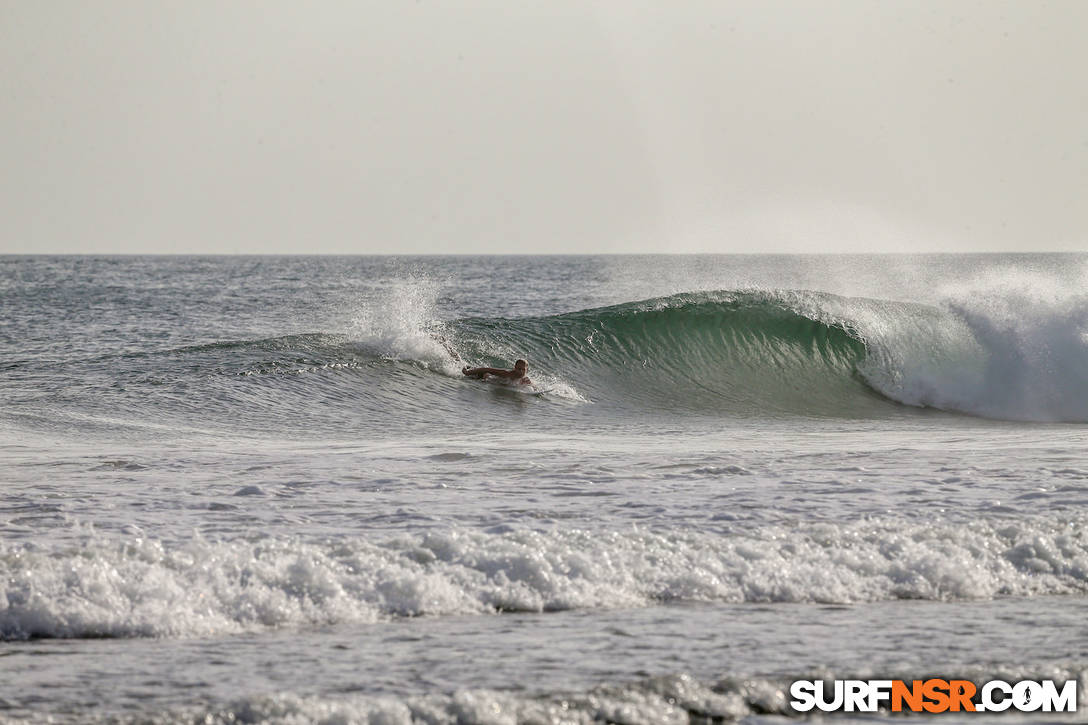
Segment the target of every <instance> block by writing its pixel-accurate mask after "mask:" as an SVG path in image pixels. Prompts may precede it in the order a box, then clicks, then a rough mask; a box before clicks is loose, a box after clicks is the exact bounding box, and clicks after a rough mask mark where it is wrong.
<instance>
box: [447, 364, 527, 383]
mask: <svg viewBox="0 0 1088 725" xmlns="http://www.w3.org/2000/svg"><path fill="white" fill-rule="evenodd" d="M461 372H462V373H463V374H465V375H467V376H468V377H470V378H476V379H478V380H486V379H487V376H488V375H493V376H495V377H496V378H503V379H505V380H510V381H512V382H516V383H518V384H520V385H532V384H533V381H532V380H530V379H529V378H527V377H526V376H525V373H527V372H529V363H527V362H525V361H524V360H515V361H514V369H513V370H503V369H502V368H470V367H468V366H466V367H463V368H461Z"/></svg>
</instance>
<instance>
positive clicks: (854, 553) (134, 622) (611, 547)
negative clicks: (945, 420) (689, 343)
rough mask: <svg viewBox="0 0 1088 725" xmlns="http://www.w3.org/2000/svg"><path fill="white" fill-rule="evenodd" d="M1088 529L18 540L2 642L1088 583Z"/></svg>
mask: <svg viewBox="0 0 1088 725" xmlns="http://www.w3.org/2000/svg"><path fill="white" fill-rule="evenodd" d="M1085 523H1088V521H1086V520H1084V519H1077V520H1073V521H1067V522H1065V523H1059V522H1049V521H1044V520H1037V519H1021V520H1017V521H1015V522H1010V521H1007V520H994V521H987V520H981V521H974V522H971V523H967V524H952V523H938V524H921V523H904V522H902V521H898V520H890V521H866V522H864V523H859V524H853V525H836V524H811V525H805V526H797V527H782V526H779V527H768V528H765V529H761V530H758V531H750V532H738V533H735V534H731V535H713V534H707V533H656V532H651V531H642V530H623V531H611V532H604V533H596V534H594V533H591V532H589V531H583V530H578V529H554V530H549V531H530V530H520V531H505V532H502V533H486V532H482V531H464V530H449V531H443V532H432V533H427V534H415V535H403V536H399V537H396V538H393V539H388V540H382V541H370V540H368V539H362V538H350V539H342V540H334V541H324V542H320V541H319V542H306V541H300V540H296V539H268V540H263V541H260V542H251V541H230V542H208V541H204V540H203V539H200V538H194V539H192V540H190V541H187V542H184V543H179V544H166V543H164V542H161V541H156V540H151V539H146V538H139V537H131V538H129V537H103V536H95V535H89V536H88V537H87V540H86V541H85V542H83V544H82V545H81V546H78V547H77V546H69V545H66V546H61V545H50V546H49V547H44V546H43V547H36V546H29V545H25V544H15V543H11V542H0V637H2V638H22V637H30V636H47V637H95V636H110V637H130V636H136V637H139V636H199V635H209V634H219V633H231V632H239V631H247V630H254V629H263V628H275V627H284V626H298V625H310V624H324V623H340V622H373V621H376V620H380V619H383V618H389V617H399V616H415V615H447V614H481V613H489V612H496V611H509V610H515V611H529V612H539V611H549V610H566V609H578V608H610V607H636V606H646V605H649V604H652V603H655V602H661V601H666V602H667V601H676V600H688V601H725V602H858V601H877V600H887V599H896V598H911V599H936V600H944V599H970V598H990V597H997V596H1003V595H1019V596H1031V595H1041V594H1062V593H1072V592H1084V591H1086V590H1088V534H1085V533H1084V532H1085V531H1088V528H1086V527H1085V525H1084V524H1085Z"/></svg>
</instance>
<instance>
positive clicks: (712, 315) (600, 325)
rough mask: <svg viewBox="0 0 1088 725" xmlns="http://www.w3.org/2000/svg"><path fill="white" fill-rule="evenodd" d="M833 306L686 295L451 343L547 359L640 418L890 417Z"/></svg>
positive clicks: (463, 325) (484, 354)
mask: <svg viewBox="0 0 1088 725" xmlns="http://www.w3.org/2000/svg"><path fill="white" fill-rule="evenodd" d="M829 299H831V296H824V295H816V294H813V293H805V294H804V295H799V294H791V293H781V294H774V293H756V292H752V293H743V292H738V293H732V292H718V293H692V294H681V295H675V296H672V297H665V298H658V299H652V300H646V301H642V302H633V303H628V304H623V305H617V306H614V307H605V308H600V309H593V310H584V311H580V312H574V313H569V314H564V315H558V316H553V317H542V318H527V319H520V320H495V319H471V320H462V321H460V322H459V323H456V333H455V334H456V335H457V337H458V338H459V341H460V342H461V343H462V347H463V348H464V349H465V350H466V351H467V352H468V356H469V357H470V358H473V359H475V358H484V359H487V360H489V361H492V362H496V363H497V362H505V358H507V357H508V358H510V359H513V358H516V357H526V358H527V359H529V361H530V364H532V363H533V361H534V360H536V361H541V362H542V363H544V362H546V364H547V365H548V367H549V368H551V369H553V370H554V372H555V373H556V374H558V375H559V377H561V378H562V379H564V380H567V381H571V382H572V383H573V384H574V385H575V386H576V387H577V389H578V390H579V391H580V392H582V393H583V394H586V395H588V397H590V398H591V399H592V400H594V402H597V403H599V404H605V405H609V404H616V405H619V406H621V407H624V408H631V409H637V410H640V411H643V412H649V411H647V409H648V408H649V409H662V408H664V409H668V410H673V411H693V412H703V413H708V414H713V413H731V414H775V413H788V414H809V415H816V416H828V415H833V416H850V417H854V416H859V415H861V416H865V415H879V414H885V415H886V414H888V413H889V412H890V411H892V410H894V408H895V406H894V404H893V403H892V402H891V401H889V400H887V399H886V398H883V397H882V396H880V395H879V394H877V393H875V392H874V391H873V390H872V389H871V388H869V387H868V386H867V385H866V383H865V381H864V380H863V379H862V378H861V377H860V376H859V374H858V369H859V366H860V365H861V364H862V363H863V362H864V361H865V359H866V357H867V354H868V351H867V347H866V344H865V343H864V342H863V341H862V340H861V339H860V337H859V335H858V333H857V332H856V331H854V330H851V329H849V327H848V325H847V324H844V323H839V322H837V321H835V320H834V319H832V318H831V317H830V316H826V309H827V307H828V305H827V304H826V302H827V301H828V300H829ZM839 299H841V298H839ZM806 308H807V309H806ZM822 317H826V319H822Z"/></svg>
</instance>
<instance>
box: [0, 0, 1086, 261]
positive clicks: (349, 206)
mask: <svg viewBox="0 0 1088 725" xmlns="http://www.w3.org/2000/svg"><path fill="white" fill-rule="evenodd" d="M1085 38H1088V2H1080V1H1079V0H1076V1H1071V2H1028V1H1027V0H1017V1H1015V2H997V1H995V0H980V1H978V2H965V1H953V2H928V3H919V2H857V1H834V0H824V1H821V2H810V1H805V2H772V1H768V0H757V1H753V2H723V1H714V2H711V1H709V0H702V1H701V0H688V1H685V2H676V3H667V2H655V3H644V2H633V1H632V2H620V1H619V0H616V1H614V2H613V1H606V0H600V1H598V2H587V1H586V0H546V1H543V2H509V0H506V1H503V2H480V1H479V0H466V1H465V2H435V1H433V0H419V1H418V2H398V1H397V0H382V1H381V2H314V3H304V2H282V1H278V0H250V1H247V2H243V1H241V0H224V1H219V0H217V1H215V2H211V1H204V0H195V1H194V0H177V1H170V2H166V1H161V2H155V1H152V0H132V1H130V2H121V1H119V0H96V1H94V2H88V1H84V0H74V1H71V2H64V1H62V0H52V1H49V0H43V1H42V2H35V1H32V0H0V70H2V73H0V90H2V94H0V104H2V109H0V110H2V113H0V159H2V176H0V252H4V253H11V252H15V253H23V252H96V253H109V252H118V253H119V252H126V253H127V252H149V253H151V252H154V253H158V252H192V253H197V252H243V253H313V252H330V253H360V254H366V253H417V252H418V253H443V252H460V253H499V252H529V253H552V252H554V253H569V252H673V251H675V252H759V251H806V252H820V251H829V252H842V251H935V250H946V251H969V250H994V251H998V250H1024V251H1034V250H1064V249H1088V43H1086V42H1085Z"/></svg>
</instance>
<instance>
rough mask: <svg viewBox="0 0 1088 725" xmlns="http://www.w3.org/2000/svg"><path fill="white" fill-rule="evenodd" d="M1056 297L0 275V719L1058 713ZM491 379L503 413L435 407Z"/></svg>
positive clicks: (847, 287) (160, 261) (1065, 464)
mask: <svg viewBox="0 0 1088 725" xmlns="http://www.w3.org/2000/svg"><path fill="white" fill-rule="evenodd" d="M1086 283H1088V256H1086V255H1073V254H1066V255H1058V254H1053V255H1048V254H1038V255H923V256H901V255H887V256H878V255H872V256H824V257H821V256H809V257H802V256H771V255H767V256H761V255H752V256H701V257H667V256H650V257H638V256H604V257H594V256H586V257H425V258H395V257H44V256H39V257H12V256H8V257H0V310H2V312H3V314H2V316H0V485H2V486H3V499H2V500H0V721H3V722H39V721H43V720H51V721H53V722H119V723H121V722H123V723H128V722H155V723H174V722H210V723H219V722H221V723H228V722H233V723H237V722H252V723H256V722H270V723H309V722H315V723H318V722H320V723H334V722H335V723H354V722H360V723H363V722H381V723H414V722H425V723H516V722H534V723H567V722H617V723H688V722H733V721H741V722H752V723H758V722H780V721H781V719H782V718H790V719H794V718H796V719H806V718H803V717H801V716H800V714H798V713H795V712H793V711H792V710H791V709H790V707H789V705H788V699H789V698H788V697H787V692H788V686H789V683H790V682H791V681H793V680H795V679H813V678H827V679H834V678H843V677H874V678H899V677H901V678H904V679H912V678H922V677H928V676H933V675H938V676H949V677H957V678H966V679H972V680H974V681H984V680H986V679H992V678H997V677H1000V678H1002V679H1006V680H1010V681H1012V680H1016V679H1075V680H1077V681H1078V682H1079V683H1080V691H1081V697H1080V699H1081V701H1083V700H1084V695H1083V693H1084V687H1085V685H1086V684H1088V631H1086V630H1085V628H1084V626H1083V619H1084V612H1085V601H1086V596H1088V530H1086V524H1088V439H1086V437H1085V431H1086V428H1085V426H1086V424H1088V294H1086V293H1085V292H1084V290H1085V289H1088V286H1086ZM517 358H525V359H527V360H528V361H529V364H530V371H529V376H530V377H531V378H532V380H533V384H532V385H531V386H506V385H496V384H490V383H485V382H480V381H475V380H470V379H467V378H465V377H464V376H463V375H462V374H461V372H460V370H461V368H462V367H463V366H464V365H474V366H475V365H487V366H503V367H509V366H510V365H511V364H512V363H513V361H514V360H515V359H517ZM1082 712H1083V708H1082ZM955 717H956V716H954V715H953V716H951V719H950V717H949V716H947V715H945V716H942V719H943V720H944V721H948V722H956V721H957V720H955ZM1078 717H1083V715H1082V713H1078V716H1077V717H1074V718H1072V719H1073V720H1076V719H1077V718H1078ZM915 719H919V718H918V717H915ZM963 719H965V720H968V721H970V718H969V717H964V718H963ZM1006 719H1008V718H1006ZM1013 719H1014V720H1016V721H1020V720H1023V721H1029V722H1030V721H1033V720H1032V717H1030V716H1026V715H1025V716H1023V717H1021V718H1019V719H1017V718H1013ZM1052 720H1053V717H1047V718H1046V720H1045V721H1052ZM1010 721H1012V720H1010ZM1039 721H1040V722H1041V721H1043V720H1039Z"/></svg>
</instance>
